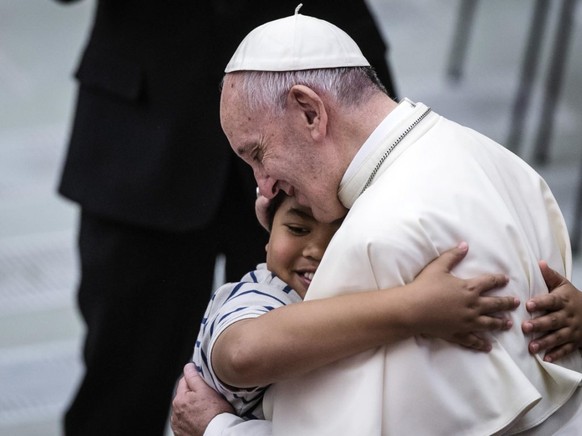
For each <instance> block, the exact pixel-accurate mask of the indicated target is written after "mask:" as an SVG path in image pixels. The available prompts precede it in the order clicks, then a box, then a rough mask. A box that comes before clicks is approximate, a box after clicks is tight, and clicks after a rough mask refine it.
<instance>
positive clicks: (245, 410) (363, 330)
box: [193, 193, 519, 419]
mask: <svg viewBox="0 0 582 436" xmlns="http://www.w3.org/2000/svg"><path fill="white" fill-rule="evenodd" d="M270 216H271V217H272V222H271V233H270V239H269V242H268V244H267V246H266V251H267V262H266V265H265V264H260V265H258V267H257V269H256V270H255V271H252V272H250V273H248V274H247V275H245V276H244V277H243V278H242V280H241V282H239V283H229V284H226V285H224V286H222V287H220V288H219V289H218V290H217V291H216V292H215V294H214V295H213V297H212V299H211V301H210V303H209V306H208V308H207V311H206V314H205V316H204V319H203V322H202V326H201V330H200V333H199V336H198V340H197V343H196V348H195V352H194V359H193V360H194V363H195V365H196V367H197V369H198V371H199V372H200V373H201V374H202V376H203V377H204V379H205V381H206V382H207V383H208V384H209V385H210V386H212V387H214V389H215V390H217V391H218V392H220V393H221V394H223V395H224V396H225V398H226V399H227V400H228V401H229V402H230V403H231V404H232V405H233V407H234V408H235V411H236V413H237V414H239V415H240V416H242V417H244V418H259V419H260V418H263V417H264V416H263V412H262V401H261V400H262V397H263V394H264V391H265V389H266V388H267V386H268V385H269V384H271V383H273V382H275V381H279V380H282V379H285V378H289V377H293V376H296V375H298V374H301V373H303V372H306V371H309V370H312V369H315V368H318V367H321V366H323V365H325V364H328V363H331V362H333V361H336V360H339V359H342V358H344V357H347V356H350V355H353V354H356V353H360V352H362V351H365V350H368V349H371V348H375V347H377V346H380V345H383V344H390V343H394V342H396V341H399V340H402V339H404V338H407V337H410V336H413V335H420V334H426V335H431V336H435V337H440V338H442V339H447V340H451V341H453V342H457V343H459V344H462V345H466V346H469V347H471V348H475V349H479V350H484V351H485V350H488V349H489V343H488V341H486V340H485V339H483V338H479V337H477V336H476V335H474V334H472V333H470V332H475V331H485V330H496V329H506V328H509V327H510V326H511V323H510V322H509V321H507V320H504V319H503V318H500V317H499V311H505V310H512V309H514V308H515V307H517V305H518V304H519V302H518V301H517V299H515V298H513V297H481V295H480V294H481V293H482V292H485V291H487V290H490V289H492V288H494V287H499V286H503V285H505V284H506V283H507V277H506V276H504V275H500V274H497V275H488V276H483V277H480V278H478V279H471V280H461V279H457V278H455V277H453V276H452V275H451V274H450V269H451V268H452V267H453V266H454V265H456V264H457V263H458V262H459V261H460V260H461V259H462V258H463V257H464V255H465V253H466V251H467V247H466V244H462V245H460V246H459V247H457V248H456V249H453V250H450V251H448V252H446V253H444V254H443V255H442V256H440V257H439V258H438V259H437V260H435V261H433V262H432V263H431V264H430V265H429V266H427V267H426V268H425V270H424V271H423V272H422V273H421V274H420V275H419V276H418V277H417V278H416V279H415V281H414V282H413V283H411V284H409V285H407V286H403V287H398V288H393V289H388V290H380V291H372V292H367V293H358V294H354V295H346V296H342V297H335V298H331V299H325V300H315V301H309V302H304V303H302V304H300V305H295V304H292V303H299V302H301V301H302V300H303V297H304V296H305V293H306V292H307V289H308V287H309V284H310V282H311V279H312V278H313V275H314V274H315V272H316V270H317V267H318V265H319V262H320V260H321V258H322V256H323V253H324V251H325V249H326V248H327V245H328V243H329V241H330V240H331V238H332V237H333V235H334V233H335V232H336V230H337V229H338V228H339V226H340V224H341V222H340V221H337V222H334V223H331V224H324V223H320V222H318V221H316V220H315V219H314V218H313V216H312V215H311V212H310V210H308V209H306V208H305V207H302V206H300V205H299V204H298V203H297V201H296V200H295V199H294V198H292V197H287V196H285V195H284V193H281V194H280V195H279V196H278V197H277V198H276V199H275V200H273V201H272V205H271V214H270ZM437 296H438V301H439V302H440V305H439V307H440V309H439V310H438V311H435V310H434V301H437V300H436V297H437ZM475 305H476V306H475ZM476 307H477V310H475V308H476ZM275 308H278V309H277V311H276V312H277V315H276V317H273V316H271V315H272V314H273V313H272V312H271V311H272V310H273V309H275ZM494 311H496V312H498V313H497V314H496V316H497V317H493V316H484V315H487V314H489V313H492V312H494ZM479 314H480V316H479ZM265 332H267V334H264V333H265Z"/></svg>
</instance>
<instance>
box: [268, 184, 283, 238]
mask: <svg viewBox="0 0 582 436" xmlns="http://www.w3.org/2000/svg"><path fill="white" fill-rule="evenodd" d="M285 198H287V194H285V191H279V192H278V193H277V195H275V198H273V199H272V200H271V201H270V202H269V207H268V208H267V215H268V217H269V231H271V229H272V228H273V220H274V219H275V212H277V209H279V206H281V203H283V200H285Z"/></svg>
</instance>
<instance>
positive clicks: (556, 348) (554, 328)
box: [522, 261, 582, 362]
mask: <svg viewBox="0 0 582 436" xmlns="http://www.w3.org/2000/svg"><path fill="white" fill-rule="evenodd" d="M540 269H541V271H542V274H543V276H544V280H545V281H546V284H547V285H548V288H549V289H550V291H551V292H550V293H549V294H546V295H540V296H537V297H535V298H532V299H531V300H529V301H528V302H527V303H526V308H527V310H528V311H529V312H530V313H535V312H538V313H539V312H542V314H541V315H538V316H537V317H535V318H533V319H531V320H528V321H524V322H523V324H522V329H523V331H524V333H531V332H538V333H545V335H544V336H541V337H539V338H536V339H534V340H532V341H531V342H530V344H529V350H530V352H531V353H533V354H535V353H539V352H542V351H546V354H545V356H544V360H545V361H547V362H554V361H556V360H557V359H559V358H560V357H564V356H565V355H567V354H570V353H571V352H573V351H576V349H580V348H582V292H580V291H579V290H578V289H577V288H575V287H574V285H572V283H570V282H569V281H568V279H566V278H565V277H563V276H561V275H560V274H558V273H557V272H556V271H554V270H553V269H551V268H550V267H549V266H548V264H547V263H546V262H545V261H541V262H540Z"/></svg>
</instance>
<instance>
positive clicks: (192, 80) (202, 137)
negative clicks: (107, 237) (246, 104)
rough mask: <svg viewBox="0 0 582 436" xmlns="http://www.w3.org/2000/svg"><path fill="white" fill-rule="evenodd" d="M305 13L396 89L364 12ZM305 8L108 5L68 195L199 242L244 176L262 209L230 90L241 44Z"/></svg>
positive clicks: (311, 0) (124, 0)
mask: <svg viewBox="0 0 582 436" xmlns="http://www.w3.org/2000/svg"><path fill="white" fill-rule="evenodd" d="M69 1H71V0H69ZM303 3H304V6H303V9H302V10H301V12H302V13H303V14H305V15H313V16H316V17H320V18H325V19H328V20H329V21H331V22H333V23H335V24H337V25H338V26H340V27H342V28H344V30H346V31H347V32H348V33H350V34H352V36H353V37H354V39H356V41H357V42H359V43H360V44H361V46H362V48H363V51H364V54H365V55H366V56H367V57H368V59H369V61H370V62H371V63H372V64H376V65H378V67H379V69H380V75H383V76H384V80H385V81H387V80H389V76H388V74H387V70H386V69H385V62H384V59H385V58H384V54H385V46H384V44H383V42H382V39H381V38H380V35H379V33H378V31H377V29H376V27H375V25H374V23H373V21H372V18H371V16H370V15H369V13H368V10H367V9H366V6H365V4H364V2H363V1H348V2H337V1H336V0H305V1H304V2H303ZM340 3H341V6H340ZM296 5H297V0H293V1H288V0H283V1H282V0H269V1H266V0H261V1H257V0H246V1H245V0H214V1H213V0H206V1H197V0H171V1H170V2H166V1H161V0H99V1H98V2H97V9H96V12H95V19H94V24H93V28H92V30H91V34H90V37H89V40H88V43H87V45H86V48H85V51H84V53H83V55H82V58H81V62H80V65H79V67H78V69H77V72H76V74H75V77H76V78H77V80H78V81H79V94H78V101H77V109H76V113H75V119H74V124H73V129H72V133H71V138H70V144H69V150H68V154H67V158H66V162H65V165H64V169H63V175H62V180H61V184H60V187H59V191H60V193H61V194H62V195H64V196H65V197H68V198H70V199H72V200H73V201H76V202H78V203H79V204H80V205H81V206H82V207H83V208H84V209H85V210H87V211H90V212H93V213H97V214H99V215H101V216H104V217H110V218H114V219H117V220H120V221H124V222H129V223H134V224H138V225H144V226H150V227H155V228H160V229H165V230H188V229H194V228H201V227H203V226H204V225H206V224H208V223H209V222H210V220H211V219H212V218H213V215H214V214H215V212H216V209H217V207H218V205H219V204H220V201H221V198H222V196H223V192H224V190H225V186H226V181H227V176H228V174H229V170H230V169H235V171H237V172H238V173H239V174H240V177H241V183H242V184H243V185H244V187H245V193H247V194H248V197H249V200H248V201H249V203H250V204H252V201H253V196H254V186H255V182H254V179H253V177H252V174H251V171H250V169H249V168H247V167H246V166H245V164H244V163H243V162H242V161H240V159H238V158H237V157H236V156H235V155H234V153H233V152H232V151H231V149H230V147H229V145H228V142H227V141H226V138H225V137H224V135H223V133H222V130H221V128H220V124H219V83H220V81H221V79H222V76H223V70H224V67H225V66H226V64H227V62H228V60H229V58H230V56H231V55H232V54H233V53H234V50H235V49H236V47H237V45H238V43H239V42H240V41H241V40H242V38H243V37H244V36H245V35H246V34H247V33H248V32H249V31H250V30H252V28H254V27H255V26H257V25H259V24H262V23H264V22H266V21H269V20H272V19H275V18H281V17H284V16H288V15H291V14H292V13H293V11H294V9H295V7H296ZM389 86H391V85H389Z"/></svg>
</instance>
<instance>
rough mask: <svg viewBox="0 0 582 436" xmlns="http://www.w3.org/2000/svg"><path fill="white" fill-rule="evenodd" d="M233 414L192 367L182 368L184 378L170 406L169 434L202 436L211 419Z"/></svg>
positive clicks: (220, 397)
mask: <svg viewBox="0 0 582 436" xmlns="http://www.w3.org/2000/svg"><path fill="white" fill-rule="evenodd" d="M225 412H227V413H234V411H233V409H232V406H231V405H230V404H229V403H228V402H227V401H226V400H225V399H224V398H222V396H221V395H220V394H219V393H218V392H216V391H215V390H214V389H212V388H211V387H210V386H208V385H207V384H206V382H205V381H204V380H203V379H202V377H200V375H199V374H198V371H196V368H195V367H194V364H193V363H189V364H187V365H186V366H185V367H184V376H183V377H182V378H181V379H180V381H179V383H178V387H177V389H176V396H175V397H174V401H173V402H172V417H171V425H172V431H173V432H174V434H175V435H176V436H202V435H203V434H204V432H205V431H206V427H208V424H209V423H210V421H212V419H213V418H214V417H215V416H216V415H219V414H221V413H225Z"/></svg>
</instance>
